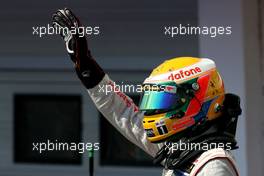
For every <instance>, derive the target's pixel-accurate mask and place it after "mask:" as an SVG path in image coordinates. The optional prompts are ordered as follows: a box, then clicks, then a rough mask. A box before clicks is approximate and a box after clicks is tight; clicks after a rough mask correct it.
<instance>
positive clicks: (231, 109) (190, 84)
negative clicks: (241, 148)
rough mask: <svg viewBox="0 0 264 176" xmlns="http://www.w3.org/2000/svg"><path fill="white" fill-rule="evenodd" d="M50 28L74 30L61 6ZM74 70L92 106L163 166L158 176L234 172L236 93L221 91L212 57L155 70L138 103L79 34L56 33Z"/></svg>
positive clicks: (71, 16) (179, 60)
mask: <svg viewBox="0 0 264 176" xmlns="http://www.w3.org/2000/svg"><path fill="white" fill-rule="evenodd" d="M53 25H54V27H60V28H65V27H66V28H68V29H71V28H78V27H80V26H81V24H80V22H79V20H78V18H77V17H76V16H75V15H74V14H73V13H72V12H71V11H70V10H69V9H67V8H65V9H63V10H58V11H57V12H56V13H54V14H53ZM61 35H62V37H63V39H64V41H65V44H66V49H67V52H68V53H69V55H70V58H71V60H72V62H73V63H74V66H75V70H76V73H77V75H78V77H79V79H80V80H81V82H82V83H83V85H84V86H85V87H86V88H87V91H88V94H89V95H90V97H91V99H92V100H93V102H94V103H95V105H96V107H97V108H98V110H99V111H100V112H101V113H102V114H103V115H104V116H105V117H106V118H107V120H108V121H109V122H110V123H111V124H112V125H113V126H114V127H115V128H116V129H117V130H118V131H119V132H120V133H121V134H122V135H124V136H125V137H126V138H127V139H128V140H130V141H131V142H133V143H134V144H136V145H137V146H139V147H140V148H141V149H143V150H144V151H145V152H147V153H148V154H149V155H151V156H152V157H153V158H154V163H158V164H161V165H163V166H164V169H163V173H162V175H164V176H180V175H190V176H196V175H197V176H236V175H239V174H238V169H237V166H236V163H235V161H234V158H233V156H232V155H231V153H230V150H233V149H236V148H237V142H236V140H235V131H236V124H237V117H238V116H239V115H240V114H241V109H240V102H239V97H238V96H236V95H234V94H226V93H225V90H224V83H223V80H222V78H221V76H220V74H219V72H218V71H217V69H216V65H215V63H214V61H212V60H210V59H206V58H193V57H180V58H173V59H170V60H166V61H165V62H163V63H162V64H161V65H159V66H158V67H157V68H155V69H154V70H153V71H152V73H151V74H150V76H149V77H148V78H147V79H146V80H145V81H144V83H143V85H142V92H143V95H142V98H141V102H140V105H139V107H137V106H136V105H135V104H134V103H133V101H132V100H131V99H130V98H129V97H128V96H126V95H125V94H124V93H122V92H120V91H118V90H116V89H115V87H113V91H111V92H110V93H109V92H108V93H107V94H106V93H105V92H103V91H99V90H100V88H101V87H106V86H113V85H114V82H113V81H112V80H111V79H110V78H109V76H108V75H107V74H106V73H105V72H104V71H103V69H102V68H101V67H100V66H99V65H98V64H97V63H96V61H95V60H94V58H93V57H92V55H91V52H90V50H89V47H88V45H87V41H86V38H85V36H84V37H83V36H80V35H78V34H75V33H72V32H70V30H68V32H67V33H61Z"/></svg>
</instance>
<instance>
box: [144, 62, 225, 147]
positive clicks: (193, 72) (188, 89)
mask: <svg viewBox="0 0 264 176" xmlns="http://www.w3.org/2000/svg"><path fill="white" fill-rule="evenodd" d="M143 90H144V93H143V96H142V97H141V102H140V110H141V111H144V119H143V127H144V129H145V131H146V133H147V136H148V139H149V140H150V141H151V142H160V141H163V140H167V139H168V138H169V137H172V136H177V134H180V132H184V131H185V130H186V129H191V128H192V127H196V128H197V127H199V125H200V124H204V122H206V121H210V120H213V119H216V118H218V117H219V116H220V115H221V114H222V111H221V110H222V108H221V107H222V105H223V101H224V97H225V96H224V95H225V90H224V83H223V80H222V78H221V76H220V75H219V73H218V71H217V69H216V66H215V63H214V61H212V60H210V59H205V58H201V59H199V58H193V57H179V58H173V59H170V60H167V61H165V62H163V63H162V64H161V65H159V66H158V67H157V68H155V69H154V70H153V71H152V73H151V74H150V76H149V77H148V78H147V79H146V80H145V81H144V83H143Z"/></svg>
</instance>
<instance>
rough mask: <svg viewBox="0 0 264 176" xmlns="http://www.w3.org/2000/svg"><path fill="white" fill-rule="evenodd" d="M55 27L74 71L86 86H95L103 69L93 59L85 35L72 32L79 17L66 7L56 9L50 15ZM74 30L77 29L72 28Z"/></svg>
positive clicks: (78, 23)
mask: <svg viewBox="0 0 264 176" xmlns="http://www.w3.org/2000/svg"><path fill="white" fill-rule="evenodd" d="M52 23H53V26H54V27H55V28H59V29H60V34H61V36H62V37H63V39H64V41H65V44H66V50H67V52H68V54H69V55H70V57H71V60H72V61H73V63H74V66H75V70H76V73H77V75H78V77H79V78H80V80H81V81H82V83H83V84H84V85H85V87H86V88H88V89H90V88H93V87H95V86H96V85H97V84H98V83H99V82H100V81H101V80H102V79H103V77H104V75H105V73H104V71H103V69H102V68H101V67H100V66H99V65H98V64H97V63H96V61H95V60H94V59H93V57H92V55H91V52H90V50H89V48H88V45H87V41H86V37H85V36H83V37H82V36H80V35H79V34H78V33H75V32H72V31H73V29H74V28H76V29H77V28H79V27H80V26H81V24H80V21H79V19H78V18H77V17H76V16H75V15H74V14H73V13H72V12H71V11H70V10H69V9H67V8H65V9H63V10H58V11H57V12H56V13H54V14H53V16H52ZM74 31H78V29H77V30H74Z"/></svg>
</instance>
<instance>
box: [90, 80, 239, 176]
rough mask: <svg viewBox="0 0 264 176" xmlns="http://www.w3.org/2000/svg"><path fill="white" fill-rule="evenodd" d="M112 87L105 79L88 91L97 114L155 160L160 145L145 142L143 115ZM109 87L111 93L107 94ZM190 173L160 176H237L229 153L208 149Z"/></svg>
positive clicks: (197, 160) (111, 83) (130, 101)
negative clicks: (102, 116) (98, 112)
mask: <svg viewBox="0 0 264 176" xmlns="http://www.w3.org/2000/svg"><path fill="white" fill-rule="evenodd" d="M113 85H114V83H113V81H112V80H111V79H109V77H108V75H105V76H104V78H103V79H102V81H101V82H100V83H99V84H98V85H97V86H95V87H94V88H91V89H88V93H89V95H90V97H91V98H92V100H93V102H94V103H95V105H96V107H97V108H98V110H99V111H100V112H101V113H102V114H103V115H104V116H105V117H106V118H107V120H108V121H109V122H110V123H111V124H112V125H113V126H114V127H115V128H116V129H117V130H118V131H119V132H120V133H121V134H122V135H123V136H125V137H126V138H127V139H128V140H129V141H131V142H133V143H134V144H136V145H137V146H138V147H140V148H141V149H143V150H144V151H145V152H147V153H148V154H149V155H151V156H153V157H154V156H155V155H156V153H157V152H158V151H159V149H160V148H161V147H162V146H163V145H164V144H162V143H159V144H154V143H151V142H149V141H148V139H147V135H146V133H145V131H144V129H143V126H142V118H143V113H141V112H140V111H139V110H138V107H137V106H136V105H135V104H134V103H133V101H132V100H131V99H130V98H129V97H128V96H126V95H125V94H124V93H123V92H120V91H119V90H115V89H114V87H113ZM109 86H111V87H112V91H110V92H106V90H109ZM193 164H194V167H193V168H192V170H191V172H190V173H184V172H182V171H180V170H166V169H163V172H162V175H163V176H180V175H190V176H236V175H238V171H237V167H236V165H235V161H234V159H233V157H232V155H231V153H230V152H229V151H225V150H223V149H220V148H218V149H211V150H208V151H206V152H204V153H203V154H202V155H200V156H199V157H198V158H197V159H196V160H195V162H194V163H193Z"/></svg>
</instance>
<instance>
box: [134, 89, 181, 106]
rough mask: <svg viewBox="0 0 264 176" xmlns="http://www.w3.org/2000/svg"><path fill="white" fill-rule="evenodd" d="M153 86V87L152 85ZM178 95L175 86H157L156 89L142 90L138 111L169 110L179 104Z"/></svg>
mask: <svg viewBox="0 0 264 176" xmlns="http://www.w3.org/2000/svg"><path fill="white" fill-rule="evenodd" d="M152 86H153V85H152ZM179 99H180V97H179V95H178V94H177V87H176V86H159V87H158V88H155V89H153V88H152V87H150V89H146V88H144V92H143V95H142V97H141V102H140V105H139V109H140V110H142V111H146V110H169V109H172V108H175V107H177V105H178V104H179V103H178V102H179Z"/></svg>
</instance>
